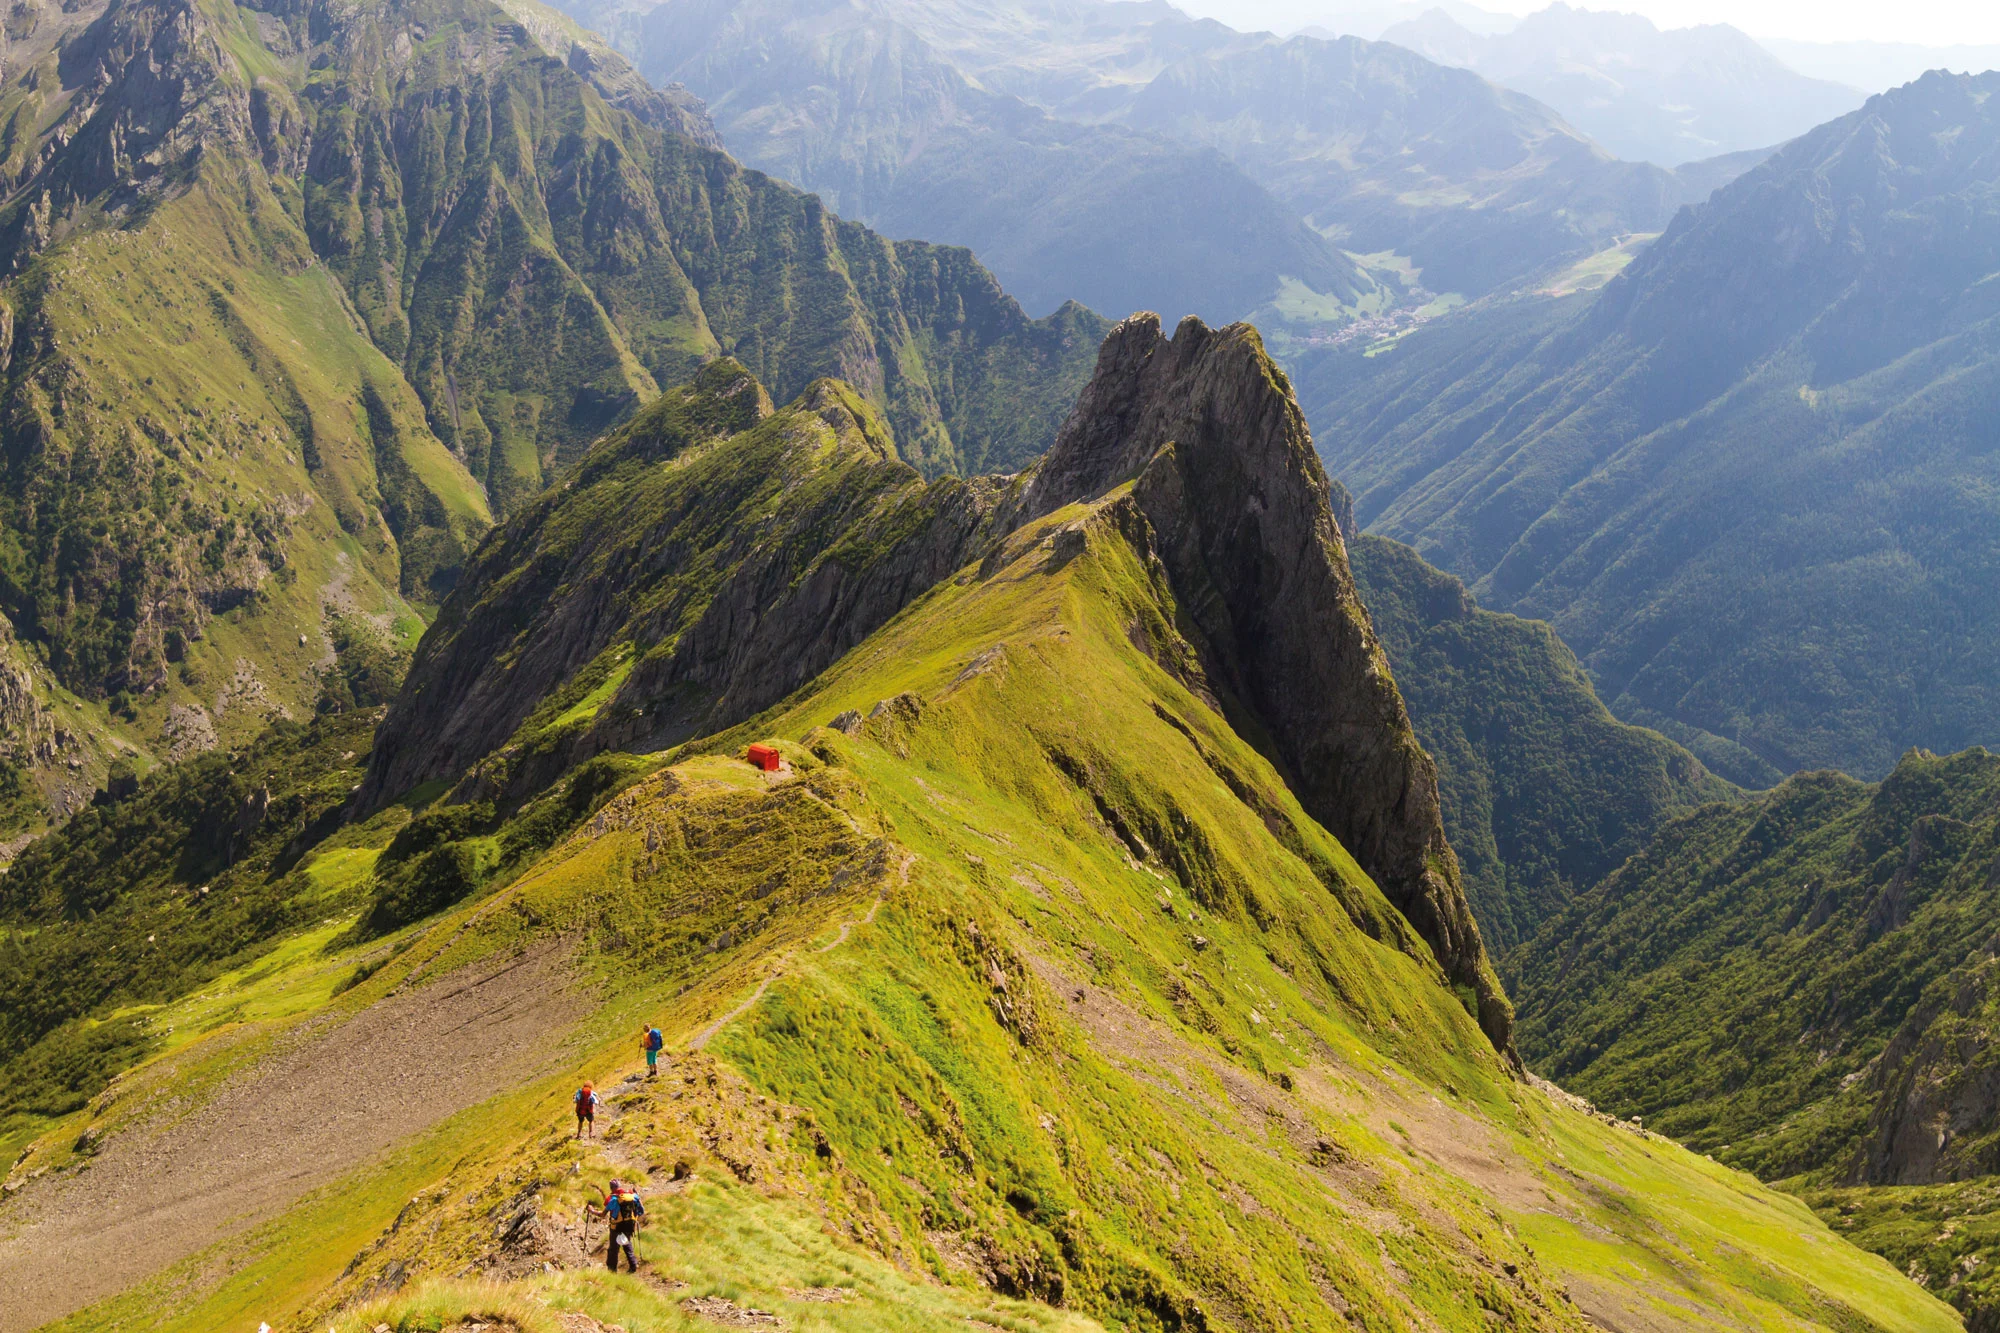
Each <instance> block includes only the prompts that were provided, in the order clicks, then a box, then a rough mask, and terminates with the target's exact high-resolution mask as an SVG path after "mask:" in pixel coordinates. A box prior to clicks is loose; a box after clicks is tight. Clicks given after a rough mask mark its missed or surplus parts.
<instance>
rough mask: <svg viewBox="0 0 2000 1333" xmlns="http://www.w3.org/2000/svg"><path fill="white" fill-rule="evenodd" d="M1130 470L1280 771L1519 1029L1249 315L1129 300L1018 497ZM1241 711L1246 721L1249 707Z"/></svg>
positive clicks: (1291, 406) (1430, 770)
mask: <svg viewBox="0 0 2000 1333" xmlns="http://www.w3.org/2000/svg"><path fill="white" fill-rule="evenodd" d="M1126 481H1135V482H1136V484H1135V487H1134V492H1133V494H1134V498H1135V500H1136V501H1137V503H1138V505H1139V506H1140V508H1141V509H1142V510H1143V512H1144V513H1145V516H1146V518H1147V520H1148V521H1149V522H1150V523H1151V525H1152V527H1153V529H1154V531H1155V533H1156V534H1157V543H1158V548H1159V551H1160V554H1161V558H1162V560H1163V561H1164V563H1165V565H1166V568H1167V570H1168V573H1169V575H1170V577H1171V579H1172V582H1173V586H1174V592H1175V596H1176V598H1177V599H1178V601H1179V603H1180V606H1181V608H1182V610H1183V612H1184V613H1185V614H1186V616H1187V617H1188V618H1189V619H1190V620H1191V621H1192V622H1193V628H1194V629H1195V631H1196V634H1195V635H1193V636H1191V637H1193V638H1195V639H1196V640H1197V642H1198V645H1199V647H1200V648H1201V649H1202V651H1203V656H1204V668H1205V670H1206V671H1207V673H1208V675H1209V676H1210V678H1211V679H1212V680H1213V682H1215V684H1216V685H1217V686H1218V687H1219V688H1220V689H1221V690H1225V691H1226V692H1227V693H1228V694H1229V695H1230V696H1231V699H1229V700H1225V705H1226V706H1227V704H1229V703H1232V702H1233V703H1234V704H1235V705H1236V708H1237V710H1238V711H1240V713H1242V714H1245V715H1247V716H1246V717H1243V718H1240V719H1239V720H1238V727H1239V730H1242V731H1244V733H1245V734H1246V735H1247V736H1249V737H1251V738H1252V739H1253V740H1255V741H1256V742H1257V743H1258V744H1259V745H1260V747H1261V748H1263V749H1264V750H1265V751H1266V752H1267V753H1268V754H1269V755H1270V756H1271V758H1272V759H1273V760H1274V761H1275V762H1276V763H1277V764H1278V766H1279V768H1280V769H1281V770H1282V771H1284V772H1285V773H1286V774H1287V776H1288V778H1289V780H1290V782H1291V785H1292V787H1293V789H1294V791H1296V792H1297V794H1298V796H1299V799H1300V801H1301V802H1302V803H1303V804H1304V805H1305V807H1306V809H1307V810H1308V811H1309V812H1310V813H1311V814H1312V815H1313V816H1314V818H1316V819H1318V820H1319V821H1320V823H1322V824H1323V825H1325V826H1326V828H1327V829H1328V830H1329V831H1331V832H1332V833H1333V834H1334V835H1335V836H1336V837H1338V838H1339V839H1340V840H1341V842H1342V843H1343V844H1344V845H1345V846H1346V847H1347V849H1348V850H1349V851H1350V852H1352V853H1353V855H1354V857H1355V859H1356V860H1358V861H1359V862H1360V863H1361V866H1362V868H1363V869H1365V870H1366V871H1367V872H1368V873H1369V874H1370V875H1371V876H1372V877H1373V878H1374V879H1375V881H1376V883H1377V884H1379V885H1380V886H1381V888H1382V890H1383V892H1384V893H1386V894H1387V895H1388V897H1389V899H1390V901H1391V902H1393V903H1395V904H1396V906H1397V907H1398V908H1399V909H1400V910H1401V911H1402V912H1403V914H1404V915H1405V916H1407V917H1408V918H1409V919H1410V921H1411V923H1412V924H1413V925H1415V926H1416V928H1417V929H1418V931H1420V932H1421V933H1422V935H1423V937H1424V938H1425V940H1427V941H1428V942H1429V944H1430V946H1431V949H1432V950H1433V951H1434V952H1435V954H1436V955H1437V959H1438V962H1439V964H1440V965H1441V966H1442V967H1443V968H1444V970H1445V973H1446V975H1448V976H1449V977H1450V978H1451V980H1452V982H1453V984H1454V985H1456V986H1460V987H1467V988H1470V989H1471V991H1472V992H1473V993H1474V995H1475V996H1476V998H1477V1004H1478V1008H1479V1021H1480V1026H1481V1027H1482V1028H1484V1029H1485V1031H1486V1034H1487V1036H1488V1037H1489V1038H1491V1039H1492V1041H1493V1044H1494V1045H1495V1046H1497V1047H1499V1048H1500V1049H1502V1050H1508V1049H1511V1041H1512V1032H1513V1010H1512V1007H1511V1006H1510V1005H1509V1004H1508V1002H1507V998H1506V996H1505V994H1504V993H1503V991H1502V990H1501V987H1500V984H1499V982H1498V980H1497V979H1496V978H1495V976H1494V974H1493V969H1492V966H1491V964H1490V963H1489V962H1488V960H1487V957H1486V950H1485V946H1484V944H1483V943H1482V941H1481V939H1480V933H1479V927H1478V924H1477V923H1476V922H1475V921H1474V920H1473V916H1472V910H1471V907H1470V905H1469V904H1468V902H1467V900H1466V896H1465V892H1464V890H1463V888H1462V887H1461V884H1460V881H1459V869H1458V862H1457V859H1456V858H1455V857H1454V856H1453V855H1452V851H1451V848H1450V846H1449V845H1448V844H1447V842H1446V840H1445V834H1444V824H1443V820H1442V817H1441V814H1440V810H1439V804H1438V787H1437V771H1436V768H1435V766H1434V765H1433V764H1432V763H1431V760H1430V759H1429V757H1428V756H1427V755H1425V754H1424V752H1423V748H1422V747H1421V746H1420V745H1419V744H1418V743H1417V739H1416V735H1415V733H1414V732H1413V731H1412V730H1411V728H1410V721H1409V717H1408V715H1407V713H1406V712H1405V710H1404V707H1403V700H1402V696H1401V695H1400V694H1399V693H1398V692H1397V689H1396V683H1395V681H1394V680H1393V679H1392V678H1391V676H1390V673H1389V665H1388V661H1387V659H1386V658H1385V657H1384V656H1383V653H1382V649H1381V645H1380V644H1379V643H1378V642H1377V641H1376V638H1375V633H1374V630H1373V628H1372V627H1371V626H1370V624H1369V620H1368V612H1367V609H1366V608H1365V607H1364V606H1363V605H1362V604H1361V599H1360V597H1359V595H1358V594H1357V593H1356V591H1355V585H1354V577H1353V575H1352V573H1351V572H1350V571H1349V569H1348V565H1347V552H1346V548H1345V546H1344V545H1343V543H1342V540H1341V534H1340V529H1339V526H1338V524H1337V523H1336V521H1335V518H1334V515H1333V510H1332V508H1331V503H1330V502H1331V498H1332V494H1333V491H1332V486H1331V484H1330V483H1329V482H1328V480H1327V477H1326V473H1325V471H1324V470H1323V469H1322V468H1321V466H1320V462H1319V457H1318V455H1317V454H1316V453H1315V452H1314V450H1313V447H1312V437H1311V435H1310V433H1309V432H1308V431H1307V429H1306V423H1305V417H1304V415H1303V414H1302V413H1301V412H1300V411H1299V406H1298V402H1297V400H1296V399H1295V398H1294V397H1293V396H1292V390H1291V385H1290V383H1289V382H1288V381H1287V380H1286V378H1285V376H1284V373H1283V372H1282V371H1280V370H1279V369H1278V368H1277V367H1276V366H1275V365H1274V364H1273V363H1272V362H1271V360H1270V358H1269V357H1267V356H1266V355H1265V353H1264V348H1263V344H1262V341H1261V340H1260V339H1259V337H1258V335H1257V332H1256V330H1255V329H1253V328H1251V327H1250V326H1248V325H1244V324H1238V325H1232V326H1231V327H1229V328H1226V329H1221V330H1212V329H1210V328H1208V327H1207V326H1206V325H1205V324H1203V323H1202V322H1201V321H1200V320H1199V319H1195V318H1193V317H1190V318H1188V319H1186V320H1183V321H1182V323H1181V325H1180V328H1179V329H1178V330H1177V331H1176V333H1175V335H1174V337H1173V338H1172V339H1168V338H1167V337H1166V336H1165V335H1164V333H1163V331H1162V330H1161V328H1160V322H1159V318H1158V317H1157V316H1155V315H1151V314H1144V315H1135V316H1134V317H1132V318H1131V319H1129V320H1127V321H1125V322H1124V323H1122V324H1120V325H1119V326H1118V327H1117V328H1115V329H1113V330H1112V332H1111V335H1110V336H1109V337H1108V338H1107V339H1106V340H1105V342H1104V346H1103V349H1102V350H1101V351H1100V353H1099V356H1098V363H1097V372H1096V374H1095V376H1094V377H1093V378H1092V380H1091V382H1090V384H1089V386H1088V387H1086V388H1085V390H1084V392H1083V396H1082V397H1081V398H1080V399H1079V400H1078V402H1077V406H1076V409H1075V411H1074V412H1072V413H1071V414H1070V417H1069V419H1068V420H1067V421H1066V422H1065V423H1064V425H1063V428H1062V430H1061V432H1060V433H1059V434H1058V435H1057V437H1056V443H1055V446H1054V447H1053V448H1052V449H1051V450H1050V451H1049V454H1048V456H1047V457H1046V458H1045V459H1044V460H1043V462H1042V463H1041V465H1040V466H1039V467H1038V468H1037V470H1036V472H1035V474H1034V475H1033V477H1032V478H1031V479H1030V480H1029V482H1028V484H1027V486H1026V488H1025V491H1024V493H1023V495H1022V497H1021V500H1020V507H1021V512H1020V517H1021V518H1022V519H1027V518H1032V517H1036V516H1039V515H1041V514H1046V513H1050V512H1052V511H1054V510H1056V509H1059V508H1061V507H1062V506H1063V505H1065V504H1070V503H1074V502H1076V501H1080V500H1089V499H1094V498H1096V497H1098V496H1100V495H1102V494H1104V493H1105V492H1106V491H1109V490H1111V489H1113V488H1114V487H1116V486H1119V485H1121V484H1123V483H1125V482H1126ZM1246 722H1247V724H1248V725H1245V724H1246Z"/></svg>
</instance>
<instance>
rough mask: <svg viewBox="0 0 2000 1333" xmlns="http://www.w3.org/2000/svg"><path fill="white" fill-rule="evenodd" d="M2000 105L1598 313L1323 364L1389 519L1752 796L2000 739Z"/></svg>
mask: <svg viewBox="0 0 2000 1333" xmlns="http://www.w3.org/2000/svg"><path fill="white" fill-rule="evenodd" d="M1996 91H2000V75H1985V76H1979V77H1968V76H1953V75H1945V74H1934V75H1930V76H1927V77H1926V78H1924V79H1922V80H1920V81H1919V82H1917V83H1915V84H1912V85H1910V86H1908V87H1905V88H1902V89H1899V90H1897V91H1895V92H1892V93H1888V94H1884V95H1881V96H1878V97H1875V98H1872V99H1870V101H1869V102H1868V104H1867V105H1866V106H1865V107H1864V108H1863V109H1862V110H1860V111H1857V112H1855V113H1853V114H1852V115H1850V116H1847V117H1844V118H1842V119H1841V120H1838V121H1835V122H1833V123H1831V124H1829V125H1826V126H1823V127H1822V128H1820V129H1818V130H1816V131H1814V132H1813V133H1811V134H1809V135H1806V136H1804V137H1802V138H1800V139H1798V140H1796V141H1795V142H1793V143H1792V144H1791V145H1789V146H1788V147H1786V148H1785V149H1784V150H1783V151H1782V152H1781V153H1779V154H1778V155H1777V156H1776V157H1775V158H1773V159H1772V160H1771V161H1769V162H1767V163H1766V164H1765V165H1763V166H1762V167H1759V168H1758V169H1757V170H1755V171H1753V172H1752V173H1750V174H1749V175H1747V176H1745V177H1744V178H1742V179H1741V180H1739V181H1737V182H1736V183H1735V184H1733V185H1731V186H1729V187H1727V188H1725V189H1724V190H1722V191H1721V192H1719V193H1718V194H1717V195H1716V196H1715V197H1714V198H1713V199H1712V200H1711V201H1710V202H1709V203H1708V204H1707V205H1705V206H1704V207H1701V208H1699V209H1694V210H1690V211H1688V212H1686V213H1684V214H1682V215H1681V216H1680V217H1679V218H1678V219H1676V221H1675V223H1674V225H1673V226H1672V227H1671V228H1670V229H1669V231H1668V232H1667V233H1666V235H1665V236H1663V237H1662V238H1661V239H1660V240H1659V241H1658V242H1656V243H1655V244H1653V245H1652V246H1651V247H1650V248H1649V249H1647V250H1645V251H1644V252H1642V253H1641V254H1640V255H1639V257H1638V258H1637V259H1636V260H1635V261H1634V262H1633V263H1632V264H1631V266H1630V267H1629V268H1628V269H1627V270H1626V271H1625V272H1624V273H1623V274H1622V275H1621V276H1619V277H1618V278H1616V279H1615V280H1613V281H1612V282H1611V283H1610V284H1609V285H1608V286H1607V287H1605V288H1604V289H1603V292H1602V294H1601V295H1600V296H1598V297H1596V298H1594V299H1593V298H1590V297H1576V298H1571V299H1570V300H1568V301H1567V302H1562V301H1557V302H1551V301H1549V300H1547V299H1545V298H1541V299H1537V298H1522V299H1517V300H1506V301H1491V302H1487V303H1485V304H1484V305H1483V306H1481V307H1480V308H1478V309H1475V310H1473V311H1469V312H1466V313H1465V315H1464V316H1463V317H1458V316H1454V317H1452V318H1450V319H1448V320H1444V321H1439V322H1437V323H1435V324H1433V325H1431V326H1428V327H1426V328H1424V329H1421V330H1419V331H1417V332H1415V333H1412V334H1410V335H1409V336H1408V337H1406V338H1404V339H1403V340H1402V341H1401V342H1400V343H1399V344H1397V345H1395V346H1394V347H1393V348H1377V349H1372V350H1374V351H1376V353H1377V354H1376V355H1372V356H1362V355H1359V354H1346V353H1324V354H1315V355H1314V356H1313V357H1310V358H1308V359H1307V360H1306V361H1305V362H1303V363H1302V364H1301V365H1300V366H1299V367H1298V370H1297V374H1298V376H1299V379H1300V382H1301V384H1302V397H1303V398H1304V400H1305V401H1306V403H1307V409H1308V412H1309V413H1310V414H1312V416H1313V419H1314V421H1315V425H1316V428H1317V433H1318V438H1319V440H1320V443H1321V447H1322V448H1323V449H1325V450H1326V452H1327V455H1328V458H1329V461H1330V463H1331V465H1332V469H1333V471H1334V472H1335V474H1336V475H1338V476H1341V477H1343V478H1344V479H1345V480H1346V481H1347V483H1348V484H1349V486H1350V487H1351V488H1352V489H1353V491H1354V494H1355V500H1356V507H1357V512H1358V515H1359V517H1360V519H1361V520H1362V521H1363V522H1364V523H1366V524H1368V525H1370V526H1371V527H1372V528H1373V529H1374V530H1376V531H1380V532H1383V533H1385V534H1387V535H1390V536H1395V537H1398V538H1401V539H1402V540H1405V541H1409V542H1412V543H1414V544H1415V545H1416V546H1417V547H1418V548H1419V549H1420V550H1422V551H1423V552H1424V554H1425V555H1426V557H1427V558H1429V559H1431V560H1433V561H1435V562H1436V563H1438V564H1439V565H1441V566H1442V567H1444V568H1445V569H1447V570H1449V571H1451V572H1453V573H1456V574H1457V575H1459V576H1460V577H1462V578H1464V579H1466V580H1467V581H1468V582H1470V583H1471V584H1472V586H1473V589H1474V591H1475V592H1476V593H1477V595H1478V596H1479V597H1480V599H1481V600H1482V601H1483V602H1485V603H1487V604H1488V605H1490V606H1493V607H1494V608H1496V609H1501V610H1511V611H1516V612H1519V613H1521V614H1526V615H1533V616H1539V617H1545V618H1547V619H1549V620H1550V621H1552V622H1553V623H1554V624H1555V625H1556V627H1557V628H1558V630H1559V631H1560V632H1561V633H1562V635H1563V637H1564V638H1565V639H1566V640H1568V642H1569V643H1570V644H1571V645H1573V646H1574V647H1575V648H1576V649H1577V651H1578V653H1579V654H1580V655H1581V657H1582V659H1583V661H1584V663H1585V664H1586V666H1587V667H1588V668H1589V670H1590V672H1591V675H1592V677H1593V678H1594V679H1595V680H1596V682H1597V684H1598V687H1599V689H1600V691H1601V692H1602V693H1603V694H1604V695H1605V697H1606V699H1607V700H1608V701H1609V702H1610V703H1611V706H1612V708H1613V710H1614V711H1615V712H1617V713H1618V714H1619V715H1620V716H1621V717H1624V718H1625V719H1627V720H1628V721H1635V722H1641V723H1645V724H1647V725H1652V726H1655V727H1658V728H1660V729H1661V730H1664V731H1666V732H1667V733H1668V734H1669V735H1673V736H1675V737H1676V738H1678V739H1681V740H1682V741H1684V742H1685V743H1687V744H1689V745H1691V746H1692V747H1693V748H1694V749H1695V750H1696V752H1697V753H1698V754H1700V755H1701V757H1702V758H1703V760H1704V761H1705V762H1706V763H1707V764H1708V765H1709V766H1710V767H1711V768H1714V769H1716V770H1717V771H1719V772H1721V773H1723V774H1725V775H1726V776H1729V777H1731V778H1734V779H1735V780H1737V781H1739V782H1743V783H1745V784H1747V785H1752V786H1762V785H1767V784H1768V783H1770V782H1772V781H1775V780H1776V779H1777V778H1778V777H1781V776H1783V775H1784V774H1786V773H1790V772H1794V771H1797V770H1799V769H1801V768H1813V767H1822V766H1827V767H1839V768H1842V769H1845V770H1846V771H1848V772H1850V773H1854V774H1856V775H1858V776H1862V777H1876V776H1880V775H1881V774H1883V773H1885V772H1887V771H1888V770H1889V768H1890V767H1891V766H1892V765H1893V764H1894V763H1895V761H1896V759H1897V757H1898V756H1899V755H1900V754H1901V753H1902V752H1903V751H1904V750H1905V749H1907V748H1908V747H1910V746H1912V745H1921V746H1925V747H1928V748H1931V749H1935V750H1939V751H1951V750H1957V749H1962V748H1964V747H1965V746H1967V745H1970V744H1974V743H1979V742H1983V741H1990V740H1993V739H1996V732H2000V726H1996V723H1995V721H1994V719H1995V718H1996V717H2000V688H1996V685H1995V682H1994V677H1993V673H1992V671H1991V669H1990V667H1991V663H1992V661H1993V660H1994V658H1995V654H1996V651H2000V607H1996V604H1995V602H1994V600H1993V598H1992V597H1991V595H1990V591H1991V577H1992V571H1993V570H1995V569H1996V568H2000V512H1996V505H1995V500H1994V497H1995V495H1996V494H2000V469H1997V468H1996V462H1995V460H1996V452H1995V440H1996V436H1995V434H1994V430H1995V425H1994V421H1995V419H1994V416H1993V413H1992V410H1991V406H1992V403H1993V401H1994V395H1995V393H1996V391H2000V280H1997V279H1996V278H1995V277H1994V276H1993V275H1995V274H1996V273H2000V110H1996V108H2000V99H1996V98H1995V97H1994V96H1993V94H1994V93H1995V92H1996Z"/></svg>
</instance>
